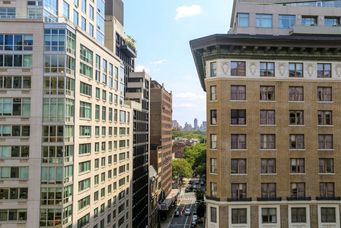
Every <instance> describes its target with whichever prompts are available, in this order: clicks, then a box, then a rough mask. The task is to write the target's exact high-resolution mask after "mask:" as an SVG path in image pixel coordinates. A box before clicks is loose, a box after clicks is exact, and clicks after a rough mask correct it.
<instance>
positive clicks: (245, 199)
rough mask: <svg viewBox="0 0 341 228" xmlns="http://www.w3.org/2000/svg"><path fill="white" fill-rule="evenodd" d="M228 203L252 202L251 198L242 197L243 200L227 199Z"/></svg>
mask: <svg viewBox="0 0 341 228" xmlns="http://www.w3.org/2000/svg"><path fill="white" fill-rule="evenodd" d="M227 201H228V202H250V201H252V198H251V197H243V198H227Z"/></svg>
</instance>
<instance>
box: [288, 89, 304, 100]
mask: <svg viewBox="0 0 341 228" xmlns="http://www.w3.org/2000/svg"><path fill="white" fill-rule="evenodd" d="M289 101H304V89H303V86H289Z"/></svg>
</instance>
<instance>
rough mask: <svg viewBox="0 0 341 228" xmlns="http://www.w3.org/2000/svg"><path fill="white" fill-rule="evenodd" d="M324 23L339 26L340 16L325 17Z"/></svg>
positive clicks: (328, 25) (329, 25)
mask: <svg viewBox="0 0 341 228" xmlns="http://www.w3.org/2000/svg"><path fill="white" fill-rule="evenodd" d="M324 25H325V26H327V27H333V26H339V25H340V18H339V17H324Z"/></svg>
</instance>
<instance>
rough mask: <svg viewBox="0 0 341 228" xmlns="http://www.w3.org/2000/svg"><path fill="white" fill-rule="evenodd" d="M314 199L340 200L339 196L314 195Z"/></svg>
mask: <svg viewBox="0 0 341 228" xmlns="http://www.w3.org/2000/svg"><path fill="white" fill-rule="evenodd" d="M316 200H341V197H340V196H316Z"/></svg>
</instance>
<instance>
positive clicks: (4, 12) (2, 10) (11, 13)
mask: <svg viewBox="0 0 341 228" xmlns="http://www.w3.org/2000/svg"><path fill="white" fill-rule="evenodd" d="M0 18H15V8H14V7H0Z"/></svg>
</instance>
